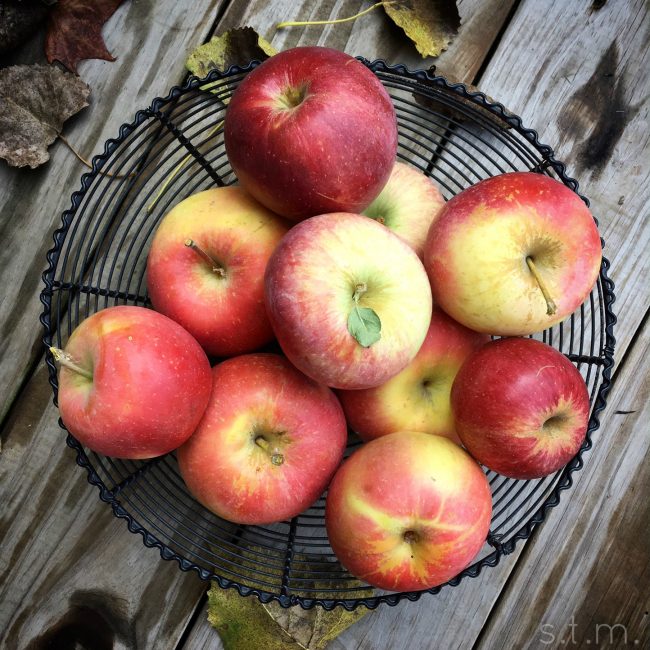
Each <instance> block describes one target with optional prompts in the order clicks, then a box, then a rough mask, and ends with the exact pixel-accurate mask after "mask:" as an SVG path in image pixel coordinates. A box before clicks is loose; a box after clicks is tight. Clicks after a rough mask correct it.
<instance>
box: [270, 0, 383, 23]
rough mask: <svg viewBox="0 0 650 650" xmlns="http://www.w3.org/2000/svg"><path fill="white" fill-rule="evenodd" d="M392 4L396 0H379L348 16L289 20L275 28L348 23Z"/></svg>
mask: <svg viewBox="0 0 650 650" xmlns="http://www.w3.org/2000/svg"><path fill="white" fill-rule="evenodd" d="M392 4H395V0H390V2H377V3H375V4H374V5H372V7H368V8H367V9H364V10H363V11H360V12H359V13H358V14H355V15H354V16H349V17H348V18H336V19H333V20H306V21H302V20H298V21H289V22H285V23H278V24H277V25H276V26H275V28H276V29H283V28H284V27H309V26H311V25H336V24H338V23H347V22H349V21H351V20H356V19H357V18H361V16H365V15H366V14H369V13H370V12H371V11H372V10H373V9H376V8H377V7H381V6H384V5H392Z"/></svg>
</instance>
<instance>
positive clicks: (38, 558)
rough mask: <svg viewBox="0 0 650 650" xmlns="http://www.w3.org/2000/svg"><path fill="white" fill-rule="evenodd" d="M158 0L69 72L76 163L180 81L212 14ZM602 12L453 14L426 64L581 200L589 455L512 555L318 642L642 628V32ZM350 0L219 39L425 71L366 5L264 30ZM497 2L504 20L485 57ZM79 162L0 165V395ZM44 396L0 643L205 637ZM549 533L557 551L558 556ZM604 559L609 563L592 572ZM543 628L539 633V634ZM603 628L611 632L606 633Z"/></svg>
mask: <svg viewBox="0 0 650 650" xmlns="http://www.w3.org/2000/svg"><path fill="white" fill-rule="evenodd" d="M161 4H163V3H157V5H156V7H155V8H154V3H151V2H135V1H134V2H131V3H126V4H125V5H124V6H123V7H122V9H120V12H118V14H116V16H115V17H114V19H113V22H109V25H108V27H107V29H106V30H105V33H106V41H107V44H108V47H109V49H110V50H111V51H113V52H114V53H115V54H117V55H118V57H119V58H118V61H117V62H116V63H105V62H86V63H84V64H82V65H81V67H80V72H81V75H82V77H84V78H85V79H86V80H87V81H89V83H90V84H91V86H92V87H93V90H94V97H95V98H97V99H96V102H97V103H95V104H93V106H91V107H90V108H89V109H86V113H85V114H82V115H80V116H79V118H75V120H74V124H71V127H73V128H71V129H70V131H69V133H70V136H71V140H73V142H74V143H75V144H76V145H77V146H78V147H79V148H80V149H83V150H84V152H87V151H88V150H90V151H92V150H94V149H97V147H98V146H100V143H101V142H103V140H104V139H105V138H106V137H108V136H110V135H113V134H114V133H115V132H116V130H117V126H118V125H119V124H120V123H121V122H122V121H124V120H126V119H130V112H132V111H133V110H135V108H136V107H140V106H143V105H145V104H148V103H149V101H150V99H151V98H152V97H153V96H154V95H156V94H162V93H164V92H165V91H166V89H167V88H168V87H169V86H170V85H172V84H173V83H176V82H177V81H178V80H179V79H180V77H181V76H182V74H183V69H182V68H183V62H184V57H185V54H186V53H187V52H188V51H189V50H190V49H192V48H193V47H194V46H196V45H197V44H198V43H199V42H200V41H201V40H203V38H204V37H205V36H206V35H207V34H208V32H209V31H210V28H211V18H212V17H213V16H214V13H215V12H216V10H217V9H218V8H219V7H220V6H221V4H222V3H220V2H217V1H213V2H207V1H206V2H202V3H194V5H193V7H192V11H191V12H187V11H186V8H185V7H182V6H176V4H177V3H172V2H169V3H167V2H165V3H164V5H165V6H163V7H161ZM167 4H169V6H168V7H167ZM600 4H602V5H604V6H602V8H601V9H599V10H598V11H595V10H593V3H590V2H589V1H588V0H584V1H582V2H575V3H554V2H550V1H544V2H536V1H535V2H534V1H533V0H522V1H521V2H519V3H515V2H507V3H499V2H496V0H493V1H491V2H485V3H482V2H478V0H473V1H470V0H468V1H467V2H460V3H459V7H460V13H461V17H462V20H463V26H462V27H461V32H460V34H459V36H458V37H457V39H456V40H455V41H454V42H453V43H452V45H451V46H450V48H449V50H448V51H447V52H445V53H444V54H443V55H442V56H441V57H440V58H439V59H438V60H437V61H435V62H436V64H437V65H438V68H439V71H441V72H444V73H445V74H447V75H449V76H450V77H454V78H457V79H461V80H465V81H471V80H474V79H475V77H476V75H477V73H478V72H479V71H480V70H481V69H483V67H484V64H485V63H487V67H485V70H484V73H483V74H482V76H481V77H480V78H479V79H478V85H479V87H481V89H482V90H484V91H486V92H488V93H489V94H490V95H492V96H493V97H495V98H496V99H498V100H500V101H503V102H504V103H505V104H506V105H507V106H508V107H509V108H510V109H512V110H513V111H515V112H516V113H519V114H521V115H522V117H523V118H524V121H525V123H526V124H527V125H529V126H531V127H534V128H536V129H538V130H539V131H540V138H541V139H542V141H545V142H549V143H550V144H552V145H553V146H554V148H555V149H556V153H557V156H558V157H559V158H561V159H563V160H565V161H566V162H567V163H568V164H569V171H570V173H572V174H575V175H576V176H577V177H579V179H580V181H581V190H582V191H583V192H584V193H585V194H587V195H588V196H589V198H590V199H591V200H592V206H593V209H594V213H595V214H596V215H597V216H598V218H599V220H600V223H601V228H602V232H603V235H604V237H605V240H606V242H607V248H606V253H607V254H608V255H609V256H610V257H611V258H612V261H613V267H612V275H613V277H614V279H615V281H616V283H617V296H618V300H617V303H616V307H617V312H618V313H619V316H620V322H619V324H618V326H617V332H616V333H617V338H618V347H617V357H618V359H619V360H620V359H621V358H622V357H623V354H624V352H625V350H626V348H627V347H628V346H630V345H631V344H632V342H634V345H633V347H631V348H630V353H629V357H628V359H627V360H626V362H625V363H624V364H623V365H622V366H621V367H620V373H619V374H618V376H617V377H616V383H615V387H614V392H613V393H612V395H611V396H610V406H609V407H608V409H607V411H606V417H605V418H604V419H603V426H602V427H601V430H600V434H599V437H598V438H597V440H596V446H595V449H594V450H593V451H592V452H590V454H587V457H586V467H585V469H584V470H583V471H582V472H581V473H580V474H578V475H577V476H576V486H575V487H574V488H573V489H572V490H571V491H569V492H568V493H565V495H564V497H563V499H562V502H561V504H560V506H559V507H558V509H556V510H554V511H551V513H550V514H549V521H547V522H546V524H545V525H544V526H542V527H541V528H540V529H539V530H538V531H537V532H536V533H535V536H534V538H533V539H532V540H531V542H530V543H529V544H527V545H523V544H519V545H518V547H517V550H516V552H515V553H514V554H513V555H511V556H509V557H506V558H504V559H503V560H502V562H501V564H500V565H499V566H498V567H496V568H494V569H487V570H486V571H484V572H483V573H482V574H481V576H479V578H477V579H474V580H464V581H463V582H462V583H461V585H460V586H458V587H456V588H453V589H443V591H442V592H441V593H440V594H439V595H437V596H424V597H423V598H422V599H421V600H420V601H419V602H417V603H404V604H402V605H400V606H398V607H396V608H388V607H382V608H380V609H379V610H378V611H377V612H374V613H373V614H371V615H370V616H368V617H367V618H366V619H364V620H362V621H361V622H360V623H358V624H357V625H355V626H354V627H352V628H351V629H349V630H348V631H346V632H345V633H344V634H343V635H342V636H341V637H340V638H339V639H338V640H337V641H336V642H335V643H334V644H333V645H332V647H333V648H336V649H338V650H341V649H342V648H347V649H350V650H351V649H353V648H354V649H357V648H364V649H368V650H370V649H373V650H375V649H378V648H391V650H392V649H393V648H395V649H399V648H427V649H428V648H439V647H444V648H468V647H471V646H472V645H473V644H474V643H475V642H476V641H477V640H478V644H479V646H480V647H486V648H501V647H513V648H519V647H521V648H523V647H542V646H540V643H541V642H542V641H543V640H548V638H549V637H548V636H545V637H542V636H541V632H543V631H547V632H559V631H560V630H561V631H562V632H565V631H566V630H567V627H566V626H567V624H568V623H570V622H571V618H570V616H571V615H572V614H575V622H576V624H579V626H580V627H579V629H580V630H582V633H583V636H581V637H580V639H581V643H583V644H586V643H587V639H588V638H591V637H588V634H592V637H593V633H594V632H595V629H594V625H595V624H597V623H602V624H610V625H611V624H614V623H617V622H623V623H624V624H626V625H627V626H628V627H629V634H630V638H631V639H632V638H637V637H633V636H632V635H633V634H634V635H637V636H638V638H639V639H641V640H644V641H645V639H646V637H642V636H639V635H640V634H641V633H642V632H643V629H645V628H643V626H644V625H646V626H647V623H648V622H647V616H646V617H645V618H644V613H645V612H646V611H647V610H648V606H647V605H645V609H643V604H644V602H647V600H646V601H644V600H643V598H644V594H643V592H640V591H639V590H640V588H641V587H642V586H643V585H644V584H645V583H647V576H648V559H647V552H646V554H645V555H644V554H643V549H639V545H638V544H637V543H636V540H638V539H640V538H641V539H642V538H643V535H644V534H645V532H646V531H647V526H648V513H647V504H644V502H643V499H642V497H641V494H643V493H647V489H648V474H647V471H646V470H645V469H644V467H643V464H642V462H641V459H642V458H643V457H644V454H646V453H647V443H644V442H643V441H642V440H639V438H641V436H640V432H641V431H643V427H644V423H645V422H646V421H647V406H644V405H645V404H647V391H648V389H647V383H644V380H643V377H644V376H645V374H647V373H644V372H641V370H643V369H646V370H647V361H645V359H646V358H647V331H646V330H645V329H644V330H642V334H639V331H640V330H639V328H640V324H641V323H642V322H643V318H644V314H645V313H646V312H647V307H648V296H647V290H645V289H644V287H645V286H646V284H647V255H646V254H645V251H647V244H648V219H647V215H648V204H649V201H648V187H649V186H650V183H649V182H648V180H649V179H648V165H647V161H646V160H645V159H644V157H643V154H644V150H647V148H648V131H647V128H646V126H645V125H646V124H647V112H648V98H647V87H648V79H647V69H648V65H647V64H648V60H647V57H648V47H647V45H648V23H649V21H648V15H647V13H648V9H647V6H645V5H644V3H643V2H642V1H640V0H634V1H632V0H631V1H630V2H627V3H613V2H609V3H600ZM178 5H181V3H178ZM367 5H368V3H362V2H359V1H357V2H350V1H348V0H340V1H336V0H328V1H326V2H323V3H308V2H306V1H304V0H303V1H302V2H300V3H289V2H286V1H280V0H277V1H274V2H266V1H262V0H255V1H254V2H251V3H246V2H243V0H242V1H239V0H237V1H233V2H231V3H230V8H229V9H228V10H227V11H226V13H225V15H224V18H223V20H222V21H221V22H220V23H219V25H218V27H217V28H216V30H215V31H216V33H220V32H221V31H223V30H225V29H227V28H228V27H231V26H241V25H243V24H250V25H251V26H253V27H256V28H257V29H258V31H260V32H261V33H263V34H265V35H266V36H267V38H270V40H272V41H273V44H274V45H275V46H276V47H282V48H286V47H290V46H292V45H296V44H315V43H319V44H325V45H332V46H335V47H340V48H341V49H346V50H347V51H348V52H350V53H353V54H363V55H364V56H366V57H367V58H370V59H372V58H375V57H381V58H385V59H386V60H389V61H393V62H394V61H402V62H405V63H407V64H408V65H409V66H411V67H427V66H428V65H429V64H430V63H432V62H434V61H433V60H431V61H428V60H427V61H422V60H421V59H420V58H419V55H417V53H416V52H415V50H414V49H412V48H411V46H410V45H409V44H408V43H405V41H404V37H403V35H401V34H400V33H399V32H398V31H397V30H396V29H395V28H393V27H392V26H390V25H389V24H388V23H387V21H386V19H385V16H383V14H382V11H381V10H379V11H376V12H374V13H373V14H370V15H369V16H367V17H365V18H363V19H361V20H359V21H357V22H355V23H354V24H348V25H345V26H339V27H337V28H332V27H325V28H320V27H316V28H307V29H301V28H294V29H292V30H286V31H284V32H278V33H277V34H275V33H274V32H273V31H272V30H270V26H271V25H273V24H274V23H275V22H277V21H279V20H281V19H287V18H302V19H308V18H310V17H312V18H326V17H330V16H333V17H340V16H343V15H349V14H351V13H356V11H358V10H359V9H360V8H363V7H365V6H367ZM514 6H516V11H515V12H514V15H513V17H512V21H511V23H510V24H509V26H508V28H507V30H506V31H505V32H504V34H503V37H502V38H501V40H500V41H499V42H498V47H496V49H495V51H494V52H493V53H492V52H491V48H492V45H493V43H494V41H495V39H496V38H497V37H498V35H499V33H500V31H501V28H502V26H503V21H504V20H506V18H507V17H508V16H509V12H510V10H511V8H512V7H514ZM362 21H363V22H362ZM127 52H129V53H130V55H129V56H128V57H127V54H126V53H127ZM488 53H490V54H491V59H490V61H489V62H486V57H487V56H488ZM621 115H622V116H623V118H622V119H621V120H620V122H619V121H616V120H618V118H619V116H621ZM615 121H616V124H615V127H612V126H611V125H612V124H613V123H614V122H615ZM77 138H78V139H77ZM53 169H56V174H55V175H54V174H53ZM82 171H83V170H82V168H81V166H80V165H79V164H78V163H77V162H76V161H75V160H74V159H73V158H72V157H71V155H70V154H69V152H67V150H65V149H63V147H62V146H61V145H60V144H59V145H56V146H55V147H54V149H53V160H52V161H51V163H49V164H48V165H47V166H46V167H45V168H44V169H42V170H37V171H36V172H25V171H18V170H10V169H7V168H6V166H1V167H0V205H2V220H1V221H0V228H1V229H2V230H0V232H2V234H3V235H4V236H5V240H4V241H5V242H7V244H6V246H4V247H3V249H2V251H0V271H1V272H2V275H3V281H4V285H5V287H7V289H6V292H5V293H3V302H2V304H1V305H0V327H2V328H3V329H2V330H1V331H2V334H3V339H2V340H3V343H2V345H3V346H4V347H3V348H2V361H1V362H0V370H1V371H2V372H1V373H0V376H2V377H3V379H1V380H0V390H2V392H3V396H5V397H6V405H8V404H10V403H11V402H12V400H13V398H14V396H15V395H16V393H17V391H18V390H19V387H20V384H21V382H22V381H23V378H24V377H25V376H26V373H29V372H30V370H31V368H32V367H33V365H34V363H35V361H36V360H37V359H38V358H39V357H40V353H41V350H40V344H39V343H38V339H39V337H40V333H39V332H37V331H35V330H36V328H35V327H34V323H35V322H36V321H37V317H38V314H39V313H40V310H41V307H40V304H39V303H38V299H37V297H38V293H39V291H40V272H41V267H42V265H43V260H44V254H45V251H46V250H47V248H49V246H50V234H49V233H50V232H51V230H52V229H53V227H54V226H55V225H56V224H58V221H59V214H60V212H61V210H62V209H64V208H65V207H67V201H68V198H67V197H68V196H69V193H70V190H71V189H74V188H76V187H77V184H78V178H79V175H80V174H81V172H82ZM54 176H56V180H55V182H54V181H53V180H52V179H53V177H54ZM7 251H10V253H11V254H9V253H8V252H7ZM635 335H636V336H637V337H638V338H636V339H635ZM49 404H50V392H49V387H48V385H47V382H46V378H45V372H44V370H43V368H42V366H39V370H38V372H37V373H36V374H35V375H34V376H33V377H32V379H31V380H30V381H29V382H28V383H27V385H26V386H25V388H24V389H23V390H22V392H21V393H20V397H19V399H18V401H16V402H15V406H14V408H13V409H12V411H11V415H10V418H9V420H8V423H7V425H6V426H5V428H4V429H3V431H2V443H3V453H2V456H0V503H2V504H3V505H2V509H1V511H0V544H1V545H2V551H3V552H2V554H0V630H2V632H0V639H1V640H2V643H4V645H5V646H7V647H10V648H13V647H16V648H23V647H29V645H30V644H31V645H32V647H42V646H43V645H45V643H46V642H48V641H55V642H59V643H62V642H63V641H65V642H68V641H69V639H70V638H76V639H77V640H78V641H79V642H80V643H82V642H83V641H84V640H87V639H88V638H90V637H88V634H90V631H91V630H95V631H97V632H98V634H97V635H96V636H94V637H92V643H94V644H95V645H92V646H91V647H97V648H104V647H116V648H136V647H139V648H145V647H163V648H167V647H170V648H173V647H176V646H177V645H178V643H179V640H180V639H181V636H182V634H183V630H184V629H185V628H186V627H188V626H189V628H188V636H187V637H185V638H184V641H183V643H182V647H183V648H185V649H191V650H194V648H219V647H221V644H220V642H219V640H218V638H217V635H216V633H215V632H214V631H213V630H212V629H211V628H209V626H208V624H207V621H206V619H205V615H204V611H203V609H204V607H203V605H202V604H201V605H200V606H199V607H200V609H199V610H198V611H195V612H194V615H193V613H192V612H193V610H194V609H195V608H196V606H197V603H200V602H201V599H200V595H201V593H202V592H203V591H204V589H205V585H204V584H202V583H200V582H199V581H198V580H197V579H196V578H195V577H194V576H193V575H187V574H183V573H181V572H180V571H179V570H178V568H177V566H176V565H175V564H173V563H169V562H164V561H162V560H160V559H159V557H158V554H157V552H156V551H154V550H151V549H146V548H144V546H143V545H142V544H141V542H140V540H139V538H138V537H137V536H134V535H132V534H131V533H129V532H128V531H127V529H126V527H125V526H124V523H123V522H121V521H119V520H115V519H114V518H113V516H112V514H111V512H110V508H109V507H108V506H106V505H105V504H102V503H100V502H99V500H98V499H97V493H96V490H95V489H94V488H92V487H91V486H88V485H87V483H86V482H85V476H84V473H83V472H81V471H79V470H78V469H77V468H75V467H74V463H73V454H72V453H71V452H70V451H67V450H66V449H65V447H64V446H63V444H62V438H61V436H62V435H63V434H62V432H61V430H59V429H58V428H57V425H56V418H57V413H56V410H55V409H54V408H53V407H52V406H50V405H49ZM6 405H5V408H6ZM641 409H645V410H643V411H641ZM616 410H620V411H637V410H638V411H639V414H638V415H637V414H617V413H616V412H615V411H616ZM644 444H645V445H646V446H645V447H644V446H643V445H644ZM634 472H637V474H636V477H635V475H634ZM608 495H609V496H608ZM646 500H647V499H646ZM600 512H602V513H603V514H602V517H601V514H600ZM558 539H561V540H564V539H566V540H568V541H567V543H566V544H564V545H563V546H562V548H561V549H559V551H558V549H557V546H558V544H557V540H558ZM646 550H647V548H646ZM599 553H601V554H606V555H605V557H610V556H611V557H612V558H613V561H612V562H611V563H609V562H607V563H602V566H600V564H599V563H598V554H599ZM607 554H609V555H607ZM616 565H618V567H617V566H616ZM630 576H631V577H630ZM535 580H537V582H535ZM643 580H645V583H644V582H643ZM556 591H557V594H558V595H556V593H555V592H556ZM637 595H638V600H635V598H636V597H637ZM645 597H646V599H647V594H646V595H645ZM536 601H537V602H538V603H539V604H538V605H535V604H534V603H535V602H536ZM567 603H568V604H567ZM573 603H576V604H575V607H574V606H573ZM639 603H641V607H639ZM522 612H523V613H522ZM518 617H522V619H523V620H518ZM639 617H640V618H639ZM486 621H488V624H487V627H485V623H486ZM542 623H545V624H549V625H553V626H555V627H554V628H548V627H547V628H544V629H543V630H542V629H541V627H540V625H541V624H542ZM483 629H485V631H484V632H482V630H483ZM577 629H578V628H576V634H577V633H578V632H577ZM607 633H608V630H607V629H606V628H603V629H602V630H601V634H603V635H606V634H607ZM614 633H615V634H617V635H620V634H621V630H620V628H618V629H616V630H614ZM504 639H507V640H508V643H507V644H506V643H505V642H504ZM558 639H559V635H558ZM535 643H537V645H535ZM86 645H89V643H86ZM544 647H546V646H544ZM549 647H552V645H551V646H549ZM585 647H586V646H585ZM592 647H593V645H592ZM641 647H642V646H641Z"/></svg>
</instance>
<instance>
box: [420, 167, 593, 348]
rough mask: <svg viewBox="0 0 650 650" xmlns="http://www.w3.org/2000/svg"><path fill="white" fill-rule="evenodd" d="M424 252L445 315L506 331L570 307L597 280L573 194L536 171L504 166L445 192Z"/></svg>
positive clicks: (583, 216)
mask: <svg viewBox="0 0 650 650" xmlns="http://www.w3.org/2000/svg"><path fill="white" fill-rule="evenodd" d="M423 259H424V265H425V267H426V269H427V272H428V274H429V279H430V281H431V289H432V292H433V299H434V301H435V302H436V303H437V304H439V305H440V306H441V307H442V308H443V309H444V310H445V311H446V312H447V313H448V314H449V315H450V316H451V317H452V318H454V319H455V320H457V321H458V322H460V323H462V324H463V325H465V326H466V327H469V328H470V329H473V330H477V331H480V332H487V333H489V334H498V335H502V336H514V335H526V334H532V333H533V332H538V331H541V330H543V329H545V328H548V327H551V326H552V325H555V324H556V323H558V322H560V321H561V320H563V319H564V318H566V317H567V316H568V315H569V314H571V313H572V312H573V311H575V309H576V308H577V307H578V306H579V305H580V304H581V303H582V302H583V301H584V300H585V298H586V297H587V296H588V295H589V292H590V291H591V289H592V287H593V285H594V283H595V282H596V279H597V277H598V272H599V270H600V265H601V259H602V249H601V242H600V237H599V235H598V229H597V228H596V223H595V222H594V219H593V217H592V215H591V213H590V212H589V209H588V208H587V206H586V205H585V204H584V202H583V201H582V199H580V197H579V196H578V195H577V194H575V193H574V192H572V191H571V190H570V189H569V188H568V187H566V186H565V185H563V184H562V183H560V182H559V181H556V180H554V179H552V178H550V177H548V176H544V175H542V174H537V173H533V172H510V173H506V174H501V175H499V176H494V177H492V178H488V179H486V180H483V181H480V182H479V183H477V184H476V185H473V186H471V187H469V188H467V189H465V190H463V191H462V192H460V193H459V194H457V195H456V196H455V197H453V198H452V199H450V200H449V201H448V202H447V203H446V204H445V207H444V208H443V209H442V210H441V212H440V214H439V215H438V217H437V219H436V220H435V221H434V222H433V223H432V224H431V228H430V230H429V234H428V236H427V242H426V245H425V249H424V258H423Z"/></svg>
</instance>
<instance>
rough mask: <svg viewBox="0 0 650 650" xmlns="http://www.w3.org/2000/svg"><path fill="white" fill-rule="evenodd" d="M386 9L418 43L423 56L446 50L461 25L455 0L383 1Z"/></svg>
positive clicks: (434, 54) (395, 21)
mask: <svg viewBox="0 0 650 650" xmlns="http://www.w3.org/2000/svg"><path fill="white" fill-rule="evenodd" d="M384 11H385V12H386V14H387V15H388V16H389V18H390V19H391V20H392V21H393V22H394V23H395V24H396V25H397V26H398V27H401V28H402V29H403V30H404V32H405V34H406V35H407V36H408V37H409V38H410V39H411V40H412V41H413V42H414V43H415V47H416V48H417V50H418V52H419V53H420V54H421V55H422V58H425V57H427V56H438V55H439V54H440V53H441V52H442V51H443V50H446V49H447V46H448V45H449V43H451V41H452V39H453V38H454V36H456V34H458V28H459V27H460V14H459V13H458V7H457V6H456V2H455V0H395V1H394V2H386V3H384Z"/></svg>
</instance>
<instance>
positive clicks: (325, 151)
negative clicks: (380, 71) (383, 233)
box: [224, 47, 397, 221]
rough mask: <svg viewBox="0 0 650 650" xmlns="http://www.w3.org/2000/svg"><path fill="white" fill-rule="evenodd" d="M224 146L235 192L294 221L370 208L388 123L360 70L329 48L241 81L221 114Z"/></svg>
mask: <svg viewBox="0 0 650 650" xmlns="http://www.w3.org/2000/svg"><path fill="white" fill-rule="evenodd" d="M224 140H225V145H226V153H227V155H228V160H229V161H230V164H231V165H232V168H233V170H234V171H235V174H236V175H237V178H238V179H239V182H240V183H241V185H242V186H243V187H244V188H245V189H246V190H248V191H249V192H250V193H251V194H252V195H253V196H254V197H255V198H256V199H257V200H258V201H259V202H260V203H262V204H264V205H266V206H267V207H268V208H270V209H271V210H273V211H274V212H277V213H278V214H280V215H282V216H284V217H287V218H288V219H291V220H293V221H299V220H301V219H304V218H306V217H311V216H314V215H318V214H324V213H327V212H339V211H343V212H355V213H358V212H360V211H361V210H363V209H364V208H366V207H367V206H368V205H369V204H370V202H371V201H372V200H373V199H374V198H375V197H376V196H377V195H378V194H379V192H380V191H381V189H382V188H383V186H384V184H385V183H386V181H387V180H388V177H389V175H390V172H391V169H392V167H393V162H394V161H395V156H396V153H397V120H396V117H395V109H394V107H393V103H392V100H391V98H390V96H389V95H388V93H387V92H386V90H385V88H384V87H383V85H382V84H381V82H380V81H379V79H378V78H377V77H376V76H375V75H374V74H373V73H372V72H371V71H370V70H369V69H368V68H367V67H366V66H364V65H363V64H362V63H360V62H359V61H357V60H356V59H354V58H352V57H351V56H349V55H348V54H345V53H344V52H340V51H338V50H334V49H331V48H325V47H298V48H293V49H289V50H285V51H284V52H280V53H279V54H276V55H275V56H272V57H271V58H270V59H267V60H266V61H264V63H262V64H261V65H259V66H258V67H257V68H255V69H254V70H252V71H251V72H250V73H248V75H246V77H245V78H244V80H243V81H242V82H241V83H240V84H239V86H238V87H237V89H236V90H235V92H234V93H233V96H232V98H231V100H230V102H229V104H228V109H227V111H226V117H225V122H224Z"/></svg>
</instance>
